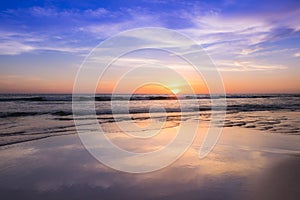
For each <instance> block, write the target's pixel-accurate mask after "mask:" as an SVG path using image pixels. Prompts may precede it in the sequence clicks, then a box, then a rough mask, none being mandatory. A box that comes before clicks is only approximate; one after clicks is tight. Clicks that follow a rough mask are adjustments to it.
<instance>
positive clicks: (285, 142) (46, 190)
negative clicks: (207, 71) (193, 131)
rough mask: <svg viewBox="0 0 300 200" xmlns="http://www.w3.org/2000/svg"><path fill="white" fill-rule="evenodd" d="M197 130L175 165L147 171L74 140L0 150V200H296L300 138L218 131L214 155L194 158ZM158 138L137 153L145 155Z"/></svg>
mask: <svg viewBox="0 0 300 200" xmlns="http://www.w3.org/2000/svg"><path fill="white" fill-rule="evenodd" d="M173 128H176V127H173ZM200 129H201V128H200ZM165 130H168V129H165ZM241 130H242V131H241ZM200 133H201V134H199V136H198V137H197V138H196V140H195V142H194V144H193V145H192V147H191V148H190V149H189V150H188V151H187V152H186V153H185V154H184V155H183V156H182V157H181V158H179V159H178V160H177V161H176V162H175V163H173V164H172V165H170V166H168V167H166V168H164V169H162V170H159V171H156V172H152V173H146V174H128V173H123V172H118V171H115V170H112V169H110V168H108V167H106V166H104V165H102V164H100V163H99V162H98V161H97V160H95V159H94V158H93V157H92V156H91V155H90V154H89V153H88V152H87V151H86V150H85V149H84V147H83V146H82V144H81V143H80V140H79V139H78V137H77V136H75V135H69V136H61V137H53V138H48V139H45V140H41V141H33V142H28V143H23V144H18V145H14V146H11V147H8V148H3V149H2V150H1V155H0V159H1V164H0V169H1V172H0V176H1V180H0V193H1V196H2V198H3V199H283V197H286V198H285V199H299V198H300V194H299V191H298V190H297V188H298V187H299V180H300V179H299V178H300V174H299V170H298V169H299V164H300V157H299V152H300V146H299V143H300V139H299V137H297V136H293V135H289V136H287V135H270V134H265V133H262V132H258V131H256V130H247V131H245V129H241V128H225V129H224V130H223V134H222V136H221V138H220V141H219V142H218V144H217V146H216V147H215V148H214V150H213V151H212V152H211V153H210V154H209V155H208V156H207V157H206V158H204V159H202V160H199V159H198V151H199V145H200V144H201V143H199V142H200V141H201V140H202V139H203V136H204V135H205V128H203V129H201V130H200ZM111 138H114V135H112V137H111ZM118 139H120V138H118ZM160 139H162V141H163V142H164V138H163V137H162V138H160ZM154 141H155V140H154ZM158 141H159V140H157V141H156V142H151V143H148V145H147V144H146V143H144V144H143V145H139V149H141V148H145V149H146V150H152V148H151V147H150V146H153V145H154V146H155V147H159V146H161V144H160V143H159V142H158ZM128 145H129V146H131V145H133V143H128ZM145 149H144V150H145Z"/></svg>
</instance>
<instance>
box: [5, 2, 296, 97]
mask: <svg viewBox="0 0 300 200" xmlns="http://www.w3.org/2000/svg"><path fill="white" fill-rule="evenodd" d="M299 16H300V1H297V0H295V1H292V0H286V1H274V0H244V1H236V0H216V1H213V0H212V1H208V0H207V1H192V0H191V1H177V0H171V1H166V0H153V1H146V0H139V1H138V0H136V1H130V0H128V1H119V0H115V1H111V0H102V1H98V0H97V1H96V0H90V1H89V0H87V1H76V0H75V1H74V0H68V1H64V0H61V1H60V0H54V1H51V0H48V1H37V0H28V1H16V0H10V1H1V2H0V23H1V26H0V70H1V74H0V92H1V93H71V92H72V90H73V84H74V80H75V76H76V73H77V71H78V69H79V68H80V66H81V64H82V63H83V61H84V59H85V58H86V56H87V55H89V53H90V51H91V50H93V48H95V47H96V46H97V45H98V44H99V43H101V42H102V41H105V40H106V39H108V38H110V37H111V36H114V35H116V34H118V33H120V32H122V31H126V30H129V29H133V28H143V27H161V28H167V29H171V30H175V31H178V32H179V33H182V34H184V35H186V36H188V37H190V38H191V39H193V40H194V41H196V42H197V43H198V44H199V45H201V46H202V47H203V49H204V50H205V51H206V53H207V54H208V56H209V57H210V58H211V59H212V61H213V63H214V64H215V65H216V67H217V69H218V71H219V72H220V74H221V75H222V78H223V82H224V87H225V90H226V92H227V93H300V80H299V75H300V66H299V63H300V20H299ZM156 37H157V38H159V36H156ZM147 55H148V57H147ZM149 55H150V57H149ZM167 58H168V55H164V54H163V53H162V54H161V53H158V52H151V51H150V52H146V53H144V54H143V55H140V54H139V53H137V54H132V55H129V56H128V57H127V58H124V59H123V61H124V60H125V61H128V60H130V59H131V60H130V63H131V64H132V60H135V62H137V63H138V61H139V60H141V59H145V60H147V59H152V60H155V61H161V62H162V63H165V62H168V63H169V64H170V62H171V61H172V63H171V64H174V60H172V59H167ZM126 59H127V60H126ZM145 60H144V61H145ZM125 61H124V62H123V63H122V60H121V61H119V62H121V63H122V64H121V65H122V66H123V67H124V66H127V65H128V62H125ZM178 63H180V61H178ZM178 63H177V65H178ZM174 65H176V63H175V64H174ZM127 67H128V66H127ZM155 70H156V71H157V70H158V71H159V70H160V69H159V68H158V67H157V66H156V67H154V68H153V69H152V71H155ZM180 70H181V71H182V72H183V73H186V74H187V77H188V78H189V79H191V80H188V81H189V82H190V83H191V84H192V87H193V88H194V89H195V91H196V92H197V93H206V92H208V91H207V87H206V85H205V81H203V80H201V79H202V78H201V77H198V76H194V75H193V74H194V73H193V72H192V71H191V70H190V71H189V70H188V69H186V68H185V67H184V65H182V66H181V69H180ZM115 71H116V70H115ZM115 71H114V70H113V68H112V69H111V71H110V72H107V75H106V76H105V77H104V80H103V84H100V85H99V88H98V89H97V92H103V93H109V92H111V91H112V90H113V88H114V85H115V82H116V80H117V79H119V78H120V77H117V76H116V72H115ZM145 71H147V70H146V69H145V70H144V71H143V70H140V72H138V73H136V74H135V76H138V77H140V78H142V79H143V78H147V77H146V76H158V75H159V74H155V72H153V74H152V75H151V73H144V72H145ZM150 71H151V70H150ZM165 74H169V73H165ZM164 77H166V79H170V81H171V80H172V81H173V82H172V81H171V82H170V85H173V86H172V88H171V89H170V90H171V91H173V92H174V91H176V93H178V92H182V93H188V90H187V89H186V88H185V86H183V85H180V84H179V82H180V81H178V79H174V77H175V76H174V77H172V76H171V75H170V76H164ZM134 78H136V77H132V78H130V79H127V82H126V81H125V82H124V83H123V84H122V87H121V88H120V89H119V92H120V93H126V92H128V91H129V90H128V89H127V88H126V86H127V85H134V81H135V79H134ZM175 86H176V87H177V88H176V87H175ZM163 87H164V86H163ZM145 88H147V89H145V90H143V88H141V87H140V88H139V89H138V90H139V91H142V92H141V93H145V92H146V93H147V91H150V93H155V92H158V93H161V88H162V87H160V89H158V90H156V89H154V88H158V87H156V86H155V87H153V90H152V91H151V90H149V85H145ZM150 88H151V87H150ZM83 92H84V91H83Z"/></svg>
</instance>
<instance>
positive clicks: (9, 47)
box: [0, 41, 35, 55]
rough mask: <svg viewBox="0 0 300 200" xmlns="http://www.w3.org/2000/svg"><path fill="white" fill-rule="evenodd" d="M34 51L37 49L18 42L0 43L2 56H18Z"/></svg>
mask: <svg viewBox="0 0 300 200" xmlns="http://www.w3.org/2000/svg"><path fill="white" fill-rule="evenodd" d="M33 50H35V47H33V46H30V45H25V44H22V43H20V42H16V41H5V42H1V43H0V55H18V54H21V53H26V52H30V51H33Z"/></svg>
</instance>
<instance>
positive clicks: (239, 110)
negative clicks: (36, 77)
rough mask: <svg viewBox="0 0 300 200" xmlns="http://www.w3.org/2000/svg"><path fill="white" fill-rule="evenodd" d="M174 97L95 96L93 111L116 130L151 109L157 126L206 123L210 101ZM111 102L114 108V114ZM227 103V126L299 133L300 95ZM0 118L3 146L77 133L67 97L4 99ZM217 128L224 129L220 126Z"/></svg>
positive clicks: (245, 98)
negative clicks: (170, 123) (188, 122)
mask: <svg viewBox="0 0 300 200" xmlns="http://www.w3.org/2000/svg"><path fill="white" fill-rule="evenodd" d="M81 98H82V99H81V100H82V101H89V100H90V98H91V97H90V96H84V97H81ZM178 98H179V100H178V99H175V98H174V97H172V96H168V95H151V96H149V95H134V96H131V97H130V96H128V95H117V96H116V97H114V99H112V97H111V96H110V95H96V98H95V107H96V113H97V118H98V121H99V123H100V124H107V123H112V125H111V126H115V125H114V124H113V123H115V122H118V123H120V122H121V121H125V122H126V121H132V120H133V121H135V122H136V123H140V124H142V123H146V122H147V121H149V119H150V115H149V110H150V113H151V114H152V115H151V117H153V119H154V120H156V121H157V122H159V121H163V120H167V121H173V122H174V123H175V125H176V124H179V123H180V120H199V121H210V116H211V111H210V110H211V101H210V96H208V95H198V96H191V95H182V96H179V97H178ZM212 98H214V99H215V101H216V102H217V103H218V101H223V100H224V98H223V97H221V96H217V95H215V96H213V97H212ZM111 99H112V100H113V102H114V105H115V106H116V108H117V109H116V110H115V112H114V115H112V109H111V101H110V100H111ZM126 99H131V101H130V110H129V112H130V114H126V109H124V108H125V107H124V102H125V100H126ZM226 101H227V116H226V120H225V123H224V126H225V127H244V128H249V129H256V130H263V131H267V132H275V133H284V134H295V135H298V134H299V133H300V117H299V116H300V104H299V102H300V95H297V94H286V95H283V94H280V95H228V96H227V98H226ZM179 102H180V103H181V105H182V107H180V104H179ZM161 108H164V110H165V111H166V113H164V112H163V111H164V110H162V109H161ZM216 109H218V108H216ZM90 117H91V116H88V114H87V115H83V116H82V117H81V120H89V118H90ZM0 118H1V122H0V128H1V132H0V145H1V146H5V145H9V144H14V143H20V142H25V141H30V140H36V139H42V138H46V137H50V136H57V135H65V134H76V129H75V127H74V122H73V116H72V96H71V95H59V94H51V95H50V94H49V95H47V94H43V95H37V94H32V95H30V94H26V95H25V94H24V95H21V94H2V95H0ZM173 125H174V124H173ZM173 125H172V126H173ZM220 126H223V124H222V123H220ZM152 128H153V127H152ZM156 128H159V127H156ZM145 129H147V128H146V127H145Z"/></svg>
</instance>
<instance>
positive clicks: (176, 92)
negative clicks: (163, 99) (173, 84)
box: [171, 88, 180, 94]
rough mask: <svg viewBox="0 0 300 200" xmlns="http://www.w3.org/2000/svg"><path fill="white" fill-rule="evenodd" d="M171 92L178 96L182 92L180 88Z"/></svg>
mask: <svg viewBox="0 0 300 200" xmlns="http://www.w3.org/2000/svg"><path fill="white" fill-rule="evenodd" d="M171 92H172V93H173V94H178V93H179V92H180V90H179V89H178V88H176V89H172V90H171Z"/></svg>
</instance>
